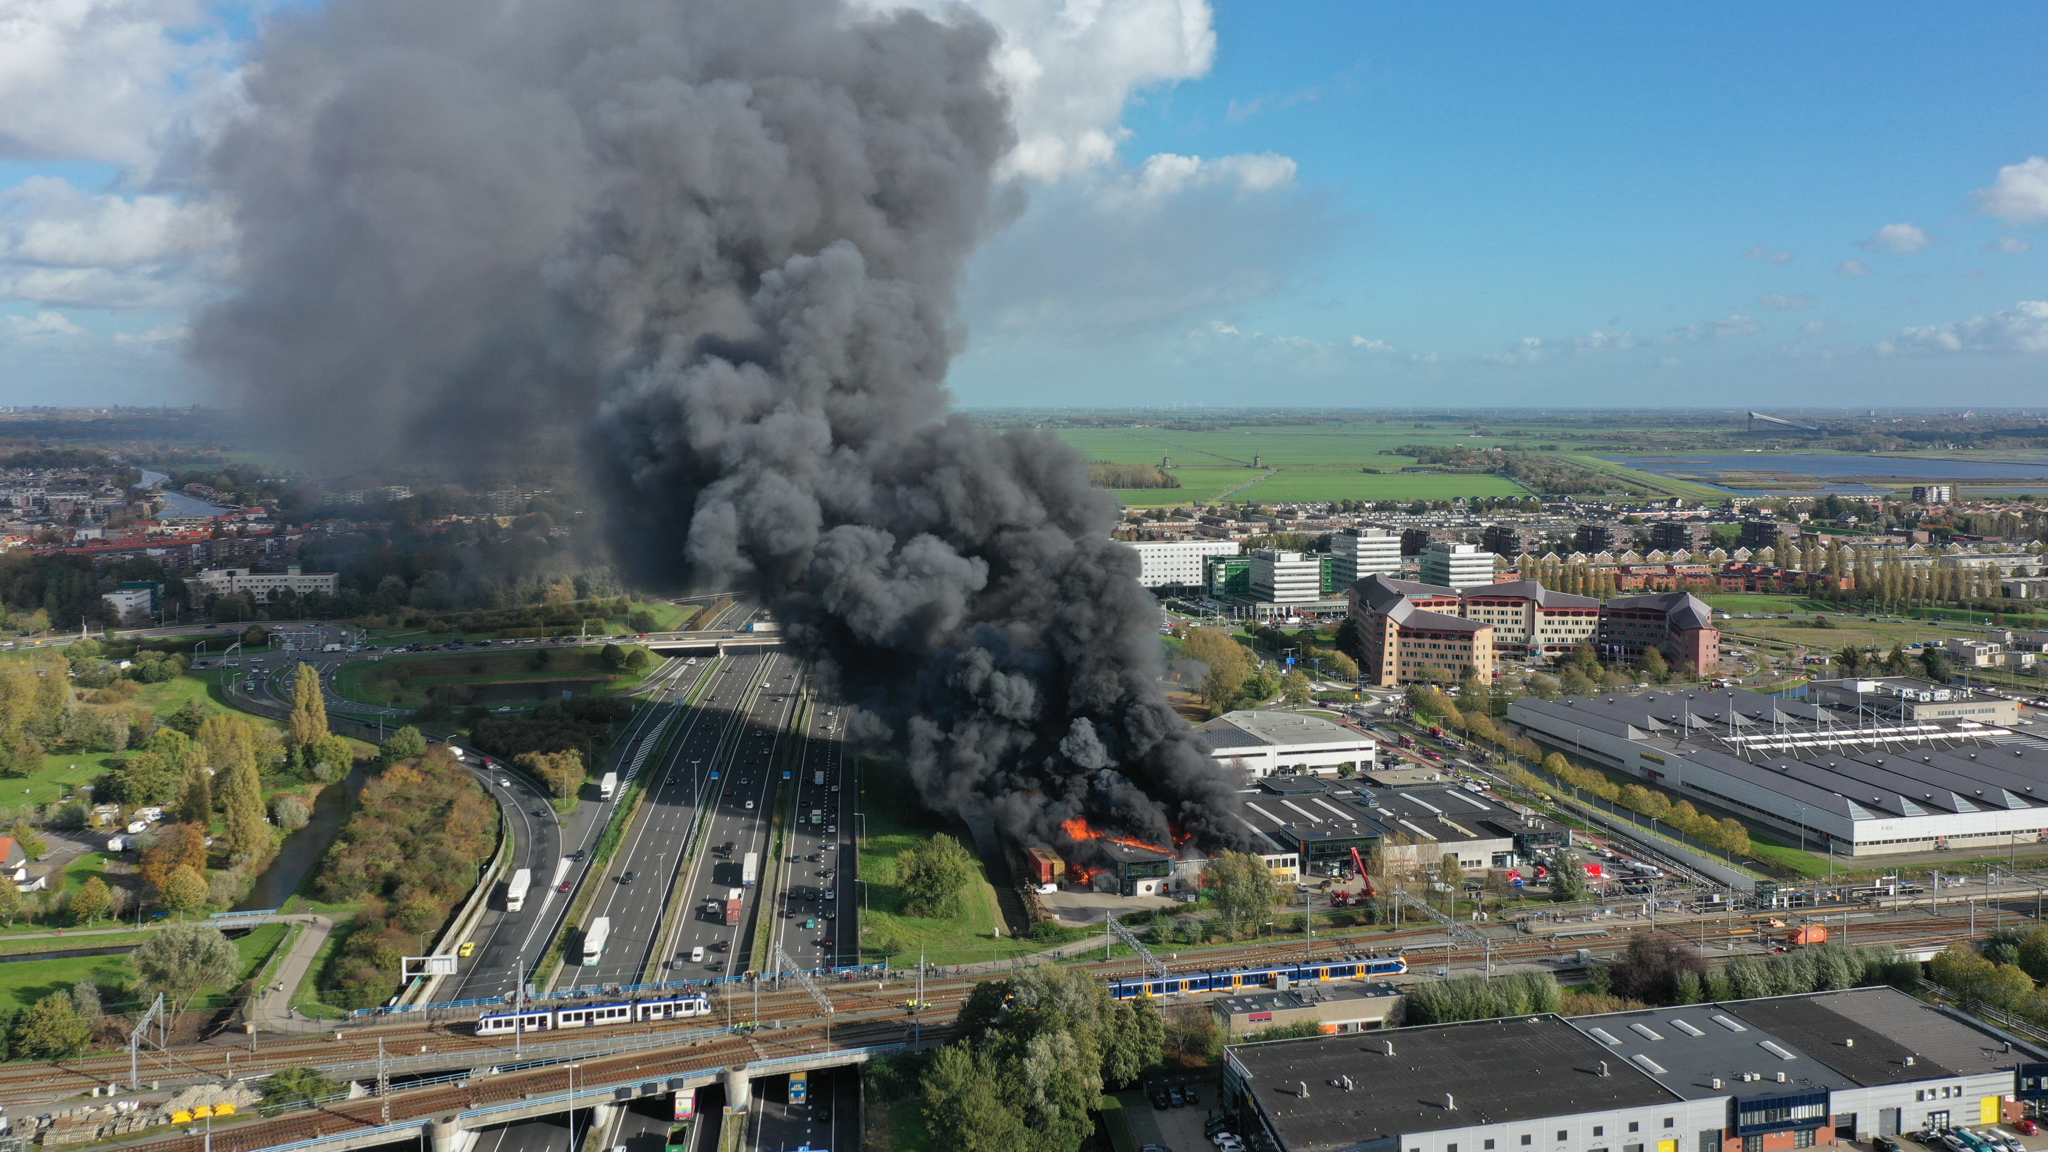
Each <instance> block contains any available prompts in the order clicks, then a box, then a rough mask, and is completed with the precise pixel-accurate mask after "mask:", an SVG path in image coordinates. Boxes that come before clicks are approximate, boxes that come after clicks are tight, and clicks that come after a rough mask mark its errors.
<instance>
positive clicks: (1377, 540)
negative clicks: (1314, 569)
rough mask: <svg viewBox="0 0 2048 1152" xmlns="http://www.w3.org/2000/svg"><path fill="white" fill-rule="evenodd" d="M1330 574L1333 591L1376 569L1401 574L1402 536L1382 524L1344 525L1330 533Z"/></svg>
mask: <svg viewBox="0 0 2048 1152" xmlns="http://www.w3.org/2000/svg"><path fill="white" fill-rule="evenodd" d="M1330 556H1331V557H1332V561H1333V565H1334V568H1333V571H1332V573H1331V575H1332V576H1333V577H1334V579H1335V581H1336V588H1335V589H1334V590H1335V591H1339V592H1341V591H1342V590H1344V589H1346V588H1349V587H1351V586H1352V585H1353V584H1356V583H1358V582H1359V581H1360V580H1363V579H1365V578H1366V577H1367V576H1370V575H1372V574H1373V573H1375V572H1377V573H1379V574H1380V575H1383V576H1399V575H1400V574H1401V537H1400V534H1398V533H1396V532H1392V531H1389V530H1388V529H1385V528H1344V529H1341V530H1339V531H1337V532H1333V533H1331V535H1330Z"/></svg>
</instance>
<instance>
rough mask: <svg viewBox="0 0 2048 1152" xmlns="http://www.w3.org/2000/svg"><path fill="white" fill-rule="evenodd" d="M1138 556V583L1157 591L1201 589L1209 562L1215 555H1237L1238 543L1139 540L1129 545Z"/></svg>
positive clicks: (1203, 540) (1227, 541) (1206, 539)
mask: <svg viewBox="0 0 2048 1152" xmlns="http://www.w3.org/2000/svg"><path fill="white" fill-rule="evenodd" d="M1126 546H1127V547H1129V548H1130V549H1131V550H1132V551H1134V552H1136V553H1137V554H1138V583H1140V584H1143V585H1144V586H1145V587H1147V588H1151V589H1154V590H1168V589H1171V590H1183V589H1191V588H1200V587H1202V586H1203V584H1204V583H1205V576H1206V573H1205V572H1204V567H1205V562H1206V561H1207V560H1208V559H1209V558H1210V557H1212V556H1235V555H1237V554H1238V552H1239V551H1240V547H1241V546H1240V545H1239V544H1238V542H1237V541H1235V540H1216V539H1211V538H1203V539H1199V540H1135V541H1131V542H1130V543H1129V544H1127V545H1126Z"/></svg>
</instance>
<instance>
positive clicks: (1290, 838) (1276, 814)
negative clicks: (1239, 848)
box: [1238, 776, 1570, 876]
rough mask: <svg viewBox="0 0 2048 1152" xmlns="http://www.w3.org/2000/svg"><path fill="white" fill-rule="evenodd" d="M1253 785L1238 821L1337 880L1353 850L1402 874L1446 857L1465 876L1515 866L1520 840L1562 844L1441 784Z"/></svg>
mask: <svg viewBox="0 0 2048 1152" xmlns="http://www.w3.org/2000/svg"><path fill="white" fill-rule="evenodd" d="M1257 783H1258V787H1257V788H1255V789H1253V790H1251V791H1249V792H1247V793H1246V794H1245V797H1244V803H1243V804H1242V805H1241V807H1240V809H1239V811H1238V819H1239V820H1240V821H1242V822H1243V823H1244V825H1245V827H1246V828H1248V829H1250V830H1251V831H1252V832H1253V833H1254V834H1255V835H1256V836H1257V837H1258V838H1259V839H1260V840H1261V841H1263V842H1264V843H1266V844H1269V845H1271V846H1272V849H1273V850H1274V851H1275V852H1291V853H1294V854H1295V855H1296V856H1298V857H1299V867H1300V869H1301V871H1303V872H1304V873H1308V872H1313V873H1316V874H1318V875H1323V876H1334V875H1338V874H1340V873H1343V872H1346V871H1349V870H1350V869H1351V866H1352V864H1351V850H1352V849H1353V848H1356V849H1358V852H1359V855H1361V856H1367V855H1370V854H1371V853H1372V852H1373V851H1374V850H1375V849H1380V848H1383V847H1384V848H1385V849H1387V850H1388V851H1389V852H1391V853H1392V856H1391V859H1393V860H1394V861H1395V862H1396V863H1400V864H1403V865H1406V866H1410V867H1418V868H1428V867H1430V866H1433V865H1435V864H1436V863H1438V862H1439V861H1441V860H1442V859H1443V857H1444V855H1445V854H1446V853H1450V854H1454V855H1456V856H1457V857H1458V863H1459V866H1460V867H1462V868H1464V869H1465V870H1466V871H1467V872H1487V871H1491V870H1493V869H1496V868H1513V867H1517V866H1518V865H1520V864H1521V863H1522V854H1523V850H1522V849H1520V848H1518V847H1517V843H1518V839H1519V838H1520V837H1521V836H1523V834H1524V833H1529V832H1534V833H1541V835H1540V836H1539V837H1538V842H1539V843H1542V844H1548V843H1556V842H1558V841H1559V840H1560V839H1561V840H1563V841H1564V842H1568V841H1569V837H1570V832H1569V830H1567V829H1563V828H1561V826H1558V825H1554V824H1551V823H1549V822H1548V821H1542V820H1540V819H1537V818H1534V817H1530V816H1526V815H1525V814H1524V813H1521V812H1517V811H1516V810H1514V809H1513V808H1510V807H1508V806H1507V805H1505V804H1502V803H1500V802H1498V801H1496V800H1494V799H1492V798H1491V797H1489V796H1487V795H1485V794H1484V793H1483V792H1475V791H1471V790H1468V789H1466V788H1464V787H1461V786H1456V785H1452V784H1448V783H1446V784H1438V785H1436V786H1435V787H1434V788H1431V787H1415V788H1367V787H1360V786H1357V785H1354V784H1352V783H1351V782H1349V781H1342V780H1322V779H1315V778H1312V777H1304V776H1268V777H1265V778H1264V779H1261V780H1259V781H1258V782H1257ZM1529 821H1534V823H1533V824H1530V823H1527V822H1529ZM1536 825H1540V827H1537V826H1536ZM1382 841H1384V842H1385V843H1384V844H1383V843H1382Z"/></svg>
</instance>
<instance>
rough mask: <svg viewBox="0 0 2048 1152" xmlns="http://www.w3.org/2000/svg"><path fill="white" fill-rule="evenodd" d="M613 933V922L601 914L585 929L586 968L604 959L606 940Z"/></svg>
mask: <svg viewBox="0 0 2048 1152" xmlns="http://www.w3.org/2000/svg"><path fill="white" fill-rule="evenodd" d="M611 934H612V922H611V918H610V917H608V916H599V917H598V918H597V919H595V920H592V921H591V922H590V927H588V928H585V929H584V930H583V966H584V967H585V968H588V967H590V966H591V965H593V964H595V963H597V962H598V961H599V960H602V959H604V942H605V940H606V938H607V937H609V936H610V935H611Z"/></svg>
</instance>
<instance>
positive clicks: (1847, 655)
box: [1835, 644, 1863, 676]
mask: <svg viewBox="0 0 2048 1152" xmlns="http://www.w3.org/2000/svg"><path fill="white" fill-rule="evenodd" d="M1835 663H1836V664H1838V665H1839V666H1840V667H1841V669H1842V675H1844V676H1854V675H1856V673H1857V672H1859V671H1861V670H1862V668H1863V649H1861V648H1858V647H1857V646H1856V645H1854V644H1844V645H1842V650H1841V651H1840V652H1837V653H1835Z"/></svg>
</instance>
